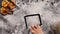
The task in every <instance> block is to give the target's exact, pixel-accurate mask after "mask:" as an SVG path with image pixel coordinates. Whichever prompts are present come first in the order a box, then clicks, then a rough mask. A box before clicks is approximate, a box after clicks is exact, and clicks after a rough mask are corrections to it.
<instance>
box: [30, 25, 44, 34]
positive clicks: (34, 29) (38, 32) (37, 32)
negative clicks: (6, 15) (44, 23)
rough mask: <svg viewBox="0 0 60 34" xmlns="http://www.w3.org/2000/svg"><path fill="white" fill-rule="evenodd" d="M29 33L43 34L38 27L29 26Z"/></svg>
mask: <svg viewBox="0 0 60 34" xmlns="http://www.w3.org/2000/svg"><path fill="white" fill-rule="evenodd" d="M30 31H31V33H32V34H43V32H42V29H41V27H40V26H39V25H38V26H31V28H30Z"/></svg>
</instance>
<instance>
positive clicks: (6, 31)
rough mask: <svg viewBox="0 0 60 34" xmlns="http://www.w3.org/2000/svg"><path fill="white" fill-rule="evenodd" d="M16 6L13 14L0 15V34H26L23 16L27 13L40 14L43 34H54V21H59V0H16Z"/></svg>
mask: <svg viewBox="0 0 60 34" xmlns="http://www.w3.org/2000/svg"><path fill="white" fill-rule="evenodd" d="M54 2H55V3H54ZM51 3H53V5H52V4H51ZM16 6H17V7H16V8H15V9H13V10H14V14H13V15H6V16H2V15H0V34H27V33H28V31H27V29H26V26H25V22H24V16H25V15H29V14H41V19H42V24H43V25H42V26H41V27H42V30H43V32H44V34H54V31H53V30H54V27H55V24H56V23H55V22H58V21H60V16H59V15H60V10H59V9H60V1H59V0H53V1H52V0H44V1H42V0H16ZM52 29H53V30H52Z"/></svg>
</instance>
